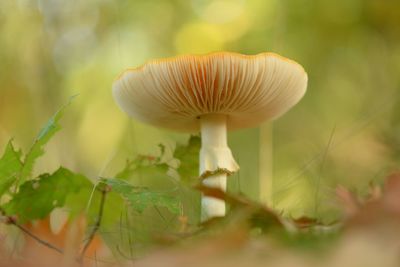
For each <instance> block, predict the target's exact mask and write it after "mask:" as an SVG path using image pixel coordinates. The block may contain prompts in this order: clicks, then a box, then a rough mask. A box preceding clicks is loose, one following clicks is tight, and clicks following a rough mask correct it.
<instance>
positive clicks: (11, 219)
mask: <svg viewBox="0 0 400 267" xmlns="http://www.w3.org/2000/svg"><path fill="white" fill-rule="evenodd" d="M0 213H1V215H2V216H3V217H4V218H3V220H4V223H5V224H9V225H14V226H15V227H17V228H18V229H19V230H21V231H22V232H24V233H25V234H26V235H28V236H29V237H31V238H32V239H34V240H35V241H37V242H38V243H40V244H42V245H43V246H46V247H48V248H50V249H52V250H54V251H57V252H58V253H60V254H64V252H63V250H62V249H60V248H58V247H56V246H54V245H53V244H51V243H49V242H47V241H45V240H43V239H41V238H40V237H38V236H37V235H35V234H34V233H32V232H31V231H29V230H28V229H26V228H25V227H24V226H22V225H20V224H19V223H17V220H16V219H15V218H14V217H13V216H8V215H6V214H5V212H4V210H2V209H0Z"/></svg>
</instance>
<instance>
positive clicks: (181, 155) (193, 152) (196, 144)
mask: <svg viewBox="0 0 400 267" xmlns="http://www.w3.org/2000/svg"><path fill="white" fill-rule="evenodd" d="M200 147H201V139H200V137H198V136H193V135H192V136H191V137H190V139H189V142H188V144H187V145H177V146H176V149H175V152H174V158H176V159H178V160H179V161H180V165H179V167H178V168H177V172H178V173H179V175H180V177H181V180H182V181H184V182H189V183H192V182H193V181H194V180H195V181H196V182H197V181H198V179H197V178H198V176H199V152H200Z"/></svg>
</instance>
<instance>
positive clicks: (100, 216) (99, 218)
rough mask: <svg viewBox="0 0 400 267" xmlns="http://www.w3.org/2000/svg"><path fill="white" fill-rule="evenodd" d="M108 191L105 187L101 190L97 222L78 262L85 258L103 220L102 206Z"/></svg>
mask: <svg viewBox="0 0 400 267" xmlns="http://www.w3.org/2000/svg"><path fill="white" fill-rule="evenodd" d="M108 191H109V189H108V188H107V187H106V188H104V189H102V190H101V199H100V207H99V215H98V216H97V220H96V222H95V224H94V226H93V229H92V231H91V232H90V234H89V237H88V239H87V241H86V242H85V245H84V246H83V249H82V251H81V254H80V257H79V260H80V261H82V260H83V258H84V257H85V253H86V251H87V249H88V248H89V246H90V244H91V243H92V241H93V238H94V236H95V235H96V233H97V231H98V230H99V228H100V225H101V220H102V218H103V212H104V204H105V201H106V195H107V193H108Z"/></svg>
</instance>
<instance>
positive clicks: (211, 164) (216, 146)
mask: <svg viewBox="0 0 400 267" xmlns="http://www.w3.org/2000/svg"><path fill="white" fill-rule="evenodd" d="M200 131H201V150H200V176H201V177H203V180H202V183H203V184H204V185H206V186H209V187H213V188H218V189H221V190H222V191H224V192H225V191H226V183H227V175H228V174H230V173H233V172H236V171H237V170H238V169H239V166H238V164H237V163H236V161H235V160H234V158H233V156H232V152H231V150H230V149H229V147H228V142H227V116H226V115H223V114H207V115H203V116H201V117H200ZM201 211H202V212H201V219H202V221H205V220H207V219H209V218H213V217H223V216H225V213H226V205H225V202H224V201H223V200H220V199H216V198H213V197H208V196H202V199H201Z"/></svg>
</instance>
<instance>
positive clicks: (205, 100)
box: [113, 52, 307, 132]
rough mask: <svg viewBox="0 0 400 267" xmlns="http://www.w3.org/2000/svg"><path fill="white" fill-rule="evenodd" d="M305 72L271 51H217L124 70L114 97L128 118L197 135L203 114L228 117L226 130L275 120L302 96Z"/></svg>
mask: <svg viewBox="0 0 400 267" xmlns="http://www.w3.org/2000/svg"><path fill="white" fill-rule="evenodd" d="M306 87H307V74H306V72H305V71H304V69H303V67H302V66H301V65H299V64H298V63H296V62H294V61H291V60H289V59H286V58H284V57H281V56H279V55H276V54H273V53H262V54H258V55H254V56H246V55H241V54H235V53H227V52H222V53H214V54H209V55H204V56H192V55H189V56H178V57H174V58H170V59H162V60H156V61H151V62H149V63H147V64H145V65H143V66H141V67H139V68H136V69H128V70H126V71H125V72H123V73H122V74H121V75H120V76H119V77H118V79H117V80H116V81H115V82H114V84H113V95H114V97H115V100H116V101H117V103H118V104H119V105H120V107H121V108H122V110H124V111H125V112H126V113H128V114H129V115H130V116H132V117H134V118H136V119H138V120H141V121H143V122H146V123H149V124H152V125H154V126H157V127H163V128H169V129H173V130H178V131H183V132H197V131H199V127H200V125H199V118H200V117H201V116H202V115H205V114H225V115H226V116H227V118H228V119H227V123H228V129H230V130H233V129H240V128H248V127H255V126H257V125H259V124H260V123H261V122H263V121H266V120H271V119H274V118H276V117H278V116H280V115H282V114H283V113H285V112H286V111H287V110H289V109H290V108H291V107H292V106H294V105H295V104H296V103H297V102H298V101H299V100H300V99H301V98H302V96H303V95H304V93H305V91H306Z"/></svg>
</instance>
